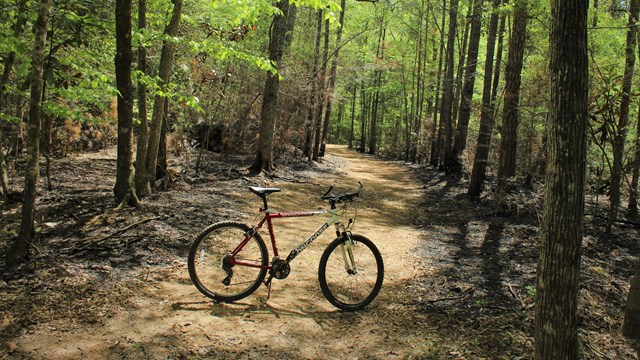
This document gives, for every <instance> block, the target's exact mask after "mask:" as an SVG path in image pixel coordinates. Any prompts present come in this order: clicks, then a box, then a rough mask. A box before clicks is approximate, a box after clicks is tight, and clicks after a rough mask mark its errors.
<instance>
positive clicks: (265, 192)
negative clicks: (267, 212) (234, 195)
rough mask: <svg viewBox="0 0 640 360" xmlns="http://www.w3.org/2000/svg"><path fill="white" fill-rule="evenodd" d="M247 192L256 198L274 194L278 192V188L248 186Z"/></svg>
mask: <svg viewBox="0 0 640 360" xmlns="http://www.w3.org/2000/svg"><path fill="white" fill-rule="evenodd" d="M249 190H251V192H252V193H254V194H256V195H258V196H264V195H269V194H271V193H274V192H280V189H279V188H263V187H258V186H249Z"/></svg>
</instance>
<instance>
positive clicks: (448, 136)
mask: <svg viewBox="0 0 640 360" xmlns="http://www.w3.org/2000/svg"><path fill="white" fill-rule="evenodd" d="M457 19H458V0H451V2H450V4H449V32H448V34H447V37H448V39H447V56H446V65H445V69H446V71H445V76H444V93H443V95H442V111H441V113H440V122H442V124H443V125H444V149H443V154H444V161H445V167H447V162H448V161H450V160H451V154H452V152H453V114H452V111H453V100H454V99H453V97H454V96H453V80H454V79H453V73H454V62H453V60H454V53H455V52H454V47H455V40H456V31H457V24H458V21H457Z"/></svg>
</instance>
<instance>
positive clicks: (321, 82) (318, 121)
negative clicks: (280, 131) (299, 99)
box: [313, 19, 329, 161]
mask: <svg viewBox="0 0 640 360" xmlns="http://www.w3.org/2000/svg"><path fill="white" fill-rule="evenodd" d="M323 36H324V42H323V44H324V45H323V48H322V63H321V65H320V74H319V76H318V78H317V81H318V103H317V104H316V113H315V141H314V143H313V160H314V161H319V160H320V143H321V142H322V129H323V127H324V126H323V122H322V114H323V112H322V110H323V109H324V104H325V100H326V97H327V86H326V85H327V84H326V82H327V62H328V61H329V60H328V59H329V20H328V19H327V20H325V21H324V34H323Z"/></svg>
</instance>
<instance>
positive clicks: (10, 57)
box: [0, 0, 27, 194]
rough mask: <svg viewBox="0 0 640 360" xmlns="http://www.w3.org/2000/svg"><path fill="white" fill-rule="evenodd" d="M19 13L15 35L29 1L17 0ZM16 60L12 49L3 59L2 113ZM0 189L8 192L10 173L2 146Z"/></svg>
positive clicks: (0, 138)
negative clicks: (6, 90)
mask: <svg viewBox="0 0 640 360" xmlns="http://www.w3.org/2000/svg"><path fill="white" fill-rule="evenodd" d="M17 9H18V10H17V15H16V17H17V18H16V23H15V24H14V26H13V36H14V37H16V38H17V37H19V36H20V35H21V34H22V33H23V31H24V25H25V24H26V23H27V15H26V10H27V1H26V0H17ZM15 61H16V52H15V51H11V52H10V53H9V54H7V55H6V56H5V58H4V61H3V67H4V69H3V70H2V77H0V113H2V112H4V104H5V96H6V95H5V89H6V86H7V84H8V83H9V76H10V75H11V72H12V71H13V65H14V64H15ZM3 140H4V134H3V132H2V128H1V127H0V144H3V143H4V141H3ZM0 190H1V191H2V194H6V193H7V192H8V191H9V174H8V172H7V162H6V159H5V156H4V150H3V149H2V147H1V146H0Z"/></svg>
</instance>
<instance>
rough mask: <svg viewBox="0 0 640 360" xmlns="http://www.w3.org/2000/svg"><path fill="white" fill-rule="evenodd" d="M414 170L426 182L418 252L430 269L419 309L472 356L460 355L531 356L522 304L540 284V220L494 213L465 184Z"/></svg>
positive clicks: (529, 321)
mask: <svg viewBox="0 0 640 360" xmlns="http://www.w3.org/2000/svg"><path fill="white" fill-rule="evenodd" d="M413 172H414V173H415V175H416V178H417V180H418V181H420V182H422V184H424V185H423V188H424V190H423V192H424V200H423V202H422V204H421V205H420V208H421V211H422V212H423V214H424V215H423V217H422V222H421V224H420V230H421V232H422V235H423V236H422V241H421V242H420V244H419V245H418V247H419V249H418V253H419V254H420V255H422V258H421V262H422V263H423V264H424V267H425V268H427V269H430V271H428V272H423V273H421V274H419V275H418V281H419V284H420V286H419V290H418V291H420V292H421V295H420V297H421V298H422V299H424V300H423V301H421V302H419V303H418V305H417V312H418V313H419V314H420V313H421V314H426V315H427V317H426V318H427V319H428V320H427V324H426V325H427V327H434V328H436V329H437V333H438V335H439V336H442V337H444V338H445V339H449V340H450V341H451V342H452V343H453V344H455V345H452V346H453V347H455V348H458V349H460V348H462V349H467V351H469V353H466V352H465V351H463V350H456V352H460V354H461V355H460V356H471V357H474V356H476V357H477V356H481V357H487V358H511V357H513V356H523V358H527V354H531V350H532V335H533V317H532V316H533V314H532V311H531V310H530V309H529V308H527V307H526V306H527V305H529V304H531V303H523V301H525V300H524V299H525V298H526V297H527V289H528V286H535V266H536V262H537V241H535V238H536V237H537V234H538V230H537V224H536V223H535V219H531V218H522V217H516V216H506V217H505V216H497V215H495V211H494V210H493V208H492V207H491V204H490V202H474V201H471V200H470V199H468V197H467V195H466V190H467V189H466V184H465V183H464V182H463V181H460V180H457V179H454V178H451V177H449V176H446V175H444V174H442V173H439V172H437V171H435V170H430V169H426V168H415V167H414V168H413ZM402 286H403V285H400V288H401V287H402ZM399 291H400V290H399ZM525 302H526V301H525ZM523 304H524V305H523ZM460 344H467V345H464V346H462V345H460Z"/></svg>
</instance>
